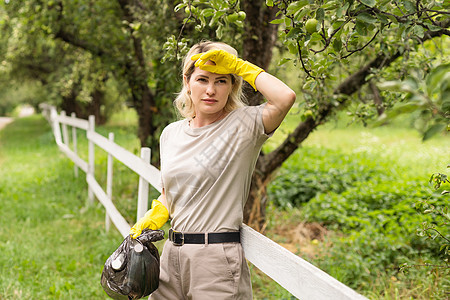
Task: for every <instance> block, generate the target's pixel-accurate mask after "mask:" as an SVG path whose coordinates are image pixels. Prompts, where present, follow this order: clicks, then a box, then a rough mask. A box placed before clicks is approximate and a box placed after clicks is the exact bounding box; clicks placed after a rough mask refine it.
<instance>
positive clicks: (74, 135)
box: [70, 112, 78, 177]
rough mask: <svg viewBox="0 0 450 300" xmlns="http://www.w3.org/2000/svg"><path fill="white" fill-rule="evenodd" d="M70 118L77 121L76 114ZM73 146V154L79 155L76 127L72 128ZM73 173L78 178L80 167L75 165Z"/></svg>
mask: <svg viewBox="0 0 450 300" xmlns="http://www.w3.org/2000/svg"><path fill="white" fill-rule="evenodd" d="M70 116H71V117H72V118H74V119H76V117H77V116H76V114H75V113H74V112H73V113H71V114H70ZM72 144H73V152H74V153H75V154H76V155H78V153H77V128H76V127H75V126H72ZM73 172H74V174H75V177H78V167H77V165H76V164H75V165H74V166H73Z"/></svg>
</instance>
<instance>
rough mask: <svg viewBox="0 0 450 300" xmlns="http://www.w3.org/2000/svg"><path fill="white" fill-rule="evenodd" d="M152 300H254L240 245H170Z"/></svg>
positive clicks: (163, 259)
mask: <svg viewBox="0 0 450 300" xmlns="http://www.w3.org/2000/svg"><path fill="white" fill-rule="evenodd" d="M149 299H151V300H162V299H164V300H178V299H180V300H181V299H183V300H184V299H194V300H202V299H208V300H210V299H213V300H222V299H245V300H247V299H249V300H250V299H252V286H251V280H250V271H249V269H248V265H247V261H246V260H245V257H244V251H243V249H242V245H241V244H240V243H222V244H206V245H198V244H185V245H183V246H175V245H173V243H172V242H171V241H169V240H168V241H166V243H165V245H164V248H163V252H162V256H161V272H160V280H159V287H158V289H157V290H156V291H155V292H154V293H152V294H151V295H150V297H149Z"/></svg>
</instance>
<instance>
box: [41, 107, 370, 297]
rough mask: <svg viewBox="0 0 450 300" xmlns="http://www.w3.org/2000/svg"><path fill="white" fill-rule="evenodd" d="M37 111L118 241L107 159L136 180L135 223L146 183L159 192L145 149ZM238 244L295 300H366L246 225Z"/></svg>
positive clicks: (123, 227) (121, 222)
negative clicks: (101, 157) (99, 170)
mask: <svg viewBox="0 0 450 300" xmlns="http://www.w3.org/2000/svg"><path fill="white" fill-rule="evenodd" d="M40 108H41V110H42V114H43V115H44V117H45V118H46V119H47V120H48V121H49V123H50V124H51V127H52V130H53V134H54V137H55V142H56V144H57V146H58V147H59V149H60V150H61V152H63V153H64V154H65V155H66V156H67V157H69V158H70V159H71V160H72V161H73V162H74V164H75V175H77V174H78V168H80V169H81V170H82V171H83V172H85V173H86V182H87V184H88V188H89V199H91V200H93V197H94V196H95V197H96V198H97V199H98V201H99V202H100V203H102V205H103V206H104V207H105V211H106V216H105V227H106V229H108V228H109V222H110V221H112V222H113V224H114V225H115V226H116V228H117V229H118V230H119V232H120V233H121V234H122V236H123V237H125V236H127V235H128V234H129V232H130V225H129V224H128V222H127V221H126V220H125V218H124V217H123V216H122V214H121V213H120V212H119V211H118V210H117V208H116V207H115V206H114V203H113V202H112V175H113V169H112V168H113V163H112V157H114V158H115V159H116V160H118V161H120V162H121V163H123V164H124V165H125V166H127V167H128V168H129V169H131V170H132V171H134V172H135V173H136V174H138V175H139V188H138V190H139V191H138V204H137V218H136V219H139V218H140V217H142V216H143V215H144V214H145V213H146V211H147V209H148V187H149V184H151V185H152V186H153V187H154V188H155V189H156V190H158V191H159V192H161V186H160V171H159V170H158V169H157V168H155V167H154V166H152V165H151V164H150V149H149V148H145V147H144V148H142V149H141V157H138V156H135V155H134V154H132V153H131V152H129V151H128V150H126V149H124V148H122V147H121V146H119V145H117V144H115V143H114V135H113V134H112V133H110V134H109V138H106V137H104V136H102V135H100V134H98V133H97V132H95V125H94V123H95V122H94V121H95V120H94V118H93V116H90V118H89V120H83V119H78V118H76V117H75V115H74V114H72V115H71V116H66V114H65V113H64V112H61V114H59V115H58V113H57V112H56V108H55V107H53V106H51V105H47V104H41V105H40ZM67 126H71V127H72V145H73V150H72V149H70V147H69V134H68V131H67ZM76 129H81V130H84V131H86V138H87V139H88V141H89V147H88V149H89V153H88V158H89V159H88V161H87V162H86V161H84V160H83V159H82V158H80V157H79V156H78V154H77V149H76V147H77V135H76ZM61 132H62V134H61ZM94 145H96V146H97V147H99V148H101V149H103V150H104V151H106V152H107V153H108V163H107V187H106V192H105V191H104V190H103V188H102V187H101V186H100V184H99V183H98V182H97V180H96V179H95V176H94V169H95V161H94V160H95V156H94V151H95V150H94ZM241 241H242V247H243V249H244V252H245V257H246V259H247V260H248V261H250V262H251V263H252V264H253V265H254V266H256V267H257V268H258V269H260V270H261V271H262V272H264V273H265V274H266V275H268V276H269V277H270V278H272V279H273V280H275V281H276V282H278V284H280V285H281V286H282V287H283V288H285V289H286V290H287V291H289V292H290V293H291V294H292V295H294V296H295V297H297V298H298V299H315V300H329V299H333V300H346V299H355V300H359V299H361V300H362V299H366V300H367V298H365V297H364V296H362V295H360V294H358V293H357V292H355V291H354V290H352V289H351V288H349V287H348V286H346V285H344V284H343V283H341V282H339V281H338V280H336V279H335V278H333V277H332V276H330V275H328V274H327V273H325V272H324V271H322V270H320V269H319V268H317V267H315V266H314V265H312V264H310V263H309V262H307V261H305V260H303V259H302V258H300V257H299V256H297V255H295V254H293V253H292V252H290V251H288V250H287V249H285V248H283V247H282V246H280V245H278V244H277V243H275V242H274V241H272V240H270V239H269V238H267V237H265V236H264V235H262V234H260V233H258V232H257V231H255V230H254V229H252V228H250V227H249V226H247V225H245V224H243V225H242V227H241Z"/></svg>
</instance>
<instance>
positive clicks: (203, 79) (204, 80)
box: [197, 78, 206, 82]
mask: <svg viewBox="0 0 450 300" xmlns="http://www.w3.org/2000/svg"><path fill="white" fill-rule="evenodd" d="M197 81H201V82H206V79H205V78H199V79H197Z"/></svg>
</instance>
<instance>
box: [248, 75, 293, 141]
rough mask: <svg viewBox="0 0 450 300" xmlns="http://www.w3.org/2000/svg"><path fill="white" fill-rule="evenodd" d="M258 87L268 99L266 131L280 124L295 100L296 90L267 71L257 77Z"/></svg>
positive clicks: (265, 108)
mask: <svg viewBox="0 0 450 300" xmlns="http://www.w3.org/2000/svg"><path fill="white" fill-rule="evenodd" d="M255 85H256V89H257V90H258V91H259V92H260V93H261V94H262V95H263V96H264V98H266V99H267V104H266V106H265V107H264V111H263V124H264V130H265V132H266V133H271V132H273V131H274V130H275V129H277V128H278V126H280V124H281V122H282V121H283V119H284V117H285V116H286V114H287V113H288V111H289V109H291V107H292V105H293V104H294V102H295V98H296V95H295V92H294V91H293V90H291V89H290V88H289V87H288V86H287V85H286V84H285V83H284V82H282V81H281V80H279V79H278V78H276V77H275V76H273V75H270V74H269V73H267V72H262V73H260V74H259V75H258V77H256V80H255Z"/></svg>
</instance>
